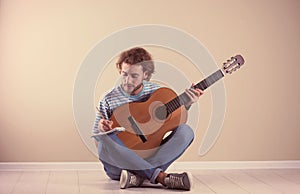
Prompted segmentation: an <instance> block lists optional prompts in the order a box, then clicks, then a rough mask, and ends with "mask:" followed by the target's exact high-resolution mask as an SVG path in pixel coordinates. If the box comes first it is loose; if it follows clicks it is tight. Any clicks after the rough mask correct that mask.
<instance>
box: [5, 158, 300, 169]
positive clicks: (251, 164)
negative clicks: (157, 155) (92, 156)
mask: <svg viewBox="0 0 300 194" xmlns="http://www.w3.org/2000/svg"><path fill="white" fill-rule="evenodd" d="M102 169H103V167H102V164H101V163H100V162H0V171H20V170H21V171H25V170H39V171H41V170H48V171H51V170H102ZM208 169H216V170H217V169H300V160H284V161H205V162H204V161H201V162H174V163H173V164H172V165H171V166H170V167H169V170H208Z"/></svg>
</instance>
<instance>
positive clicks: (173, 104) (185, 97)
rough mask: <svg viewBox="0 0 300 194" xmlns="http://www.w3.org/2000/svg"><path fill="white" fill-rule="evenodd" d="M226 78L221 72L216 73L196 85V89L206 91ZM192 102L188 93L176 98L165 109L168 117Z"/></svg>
mask: <svg viewBox="0 0 300 194" xmlns="http://www.w3.org/2000/svg"><path fill="white" fill-rule="evenodd" d="M222 77H224V74H223V72H222V71H221V70H218V71H216V72H215V73H213V74H211V75H210V76H208V77H207V78H205V79H204V80H202V81H201V82H199V83H197V84H196V85H194V88H199V89H201V90H205V89H206V88H208V87H209V86H211V85H212V84H214V83H215V82H216V81H218V80H219V79H221V78H222ZM189 100H190V98H189V97H188V95H187V94H186V93H182V94H181V95H179V96H177V97H176V98H174V99H172V100H171V101H169V102H168V103H166V104H165V108H166V110H167V115H169V114H171V113H172V112H174V111H175V110H176V109H178V108H179V107H180V106H182V105H184V104H185V103H187V102H188V101H189Z"/></svg>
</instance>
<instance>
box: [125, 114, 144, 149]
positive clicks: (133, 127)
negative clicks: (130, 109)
mask: <svg viewBox="0 0 300 194" xmlns="http://www.w3.org/2000/svg"><path fill="white" fill-rule="evenodd" d="M128 120H129V122H130V124H131V127H132V129H133V130H134V132H135V134H136V135H138V136H139V137H140V139H141V140H142V142H143V143H145V142H146V141H147V138H146V136H145V135H144V134H143V132H142V130H141V129H140V128H139V126H138V125H137V123H136V121H135V120H134V118H133V117H132V116H129V117H128Z"/></svg>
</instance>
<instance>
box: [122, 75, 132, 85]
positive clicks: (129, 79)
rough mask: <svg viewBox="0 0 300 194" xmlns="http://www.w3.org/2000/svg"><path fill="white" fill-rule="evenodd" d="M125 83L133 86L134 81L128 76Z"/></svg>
mask: <svg viewBox="0 0 300 194" xmlns="http://www.w3.org/2000/svg"><path fill="white" fill-rule="evenodd" d="M124 81H125V83H126V84H131V81H132V79H131V78H130V76H126V78H125V80H124Z"/></svg>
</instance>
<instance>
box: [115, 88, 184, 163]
mask: <svg viewBox="0 0 300 194" xmlns="http://www.w3.org/2000/svg"><path fill="white" fill-rule="evenodd" d="M176 97H177V94H176V93H175V92H174V91H173V90H171V89H169V88H159V89H158V90H156V91H155V92H154V93H153V94H152V95H151V96H150V98H149V99H148V100H147V101H145V102H132V103H128V104H125V105H122V106H120V107H119V108H117V109H116V110H114V112H113V115H112V117H111V120H112V121H113V128H115V127H124V128H125V131H124V132H120V133H119V134H118V137H119V138H120V140H121V141H122V142H123V143H124V144H125V146H126V147H128V148H129V149H131V150H133V151H134V152H136V153H137V154H138V155H140V156H141V157H143V158H146V157H149V156H150V155H151V154H153V153H154V152H155V151H156V150H157V148H158V147H159V146H160V144H161V141H162V140H163V137H164V136H165V134H166V133H167V132H169V131H172V130H173V129H174V128H176V127H177V126H179V125H180V124H182V123H185V122H186V121H187V110H186V108H185V107H184V106H181V107H180V108H178V109H176V110H175V111H174V112H172V113H171V114H169V115H168V116H167V118H165V119H159V118H158V117H157V116H156V110H157V108H159V107H161V106H162V105H164V104H165V103H167V102H169V101H170V100H172V99H174V98H176ZM129 117H132V118H134V120H135V123H136V124H137V125H138V127H139V129H140V130H141V131H140V132H141V134H143V136H144V137H145V138H146V139H147V140H146V141H145V142H143V141H142V139H141V138H140V136H139V135H140V134H137V132H136V131H135V130H134V128H133V127H132V123H131V122H130V120H129V119H128V118H129Z"/></svg>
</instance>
